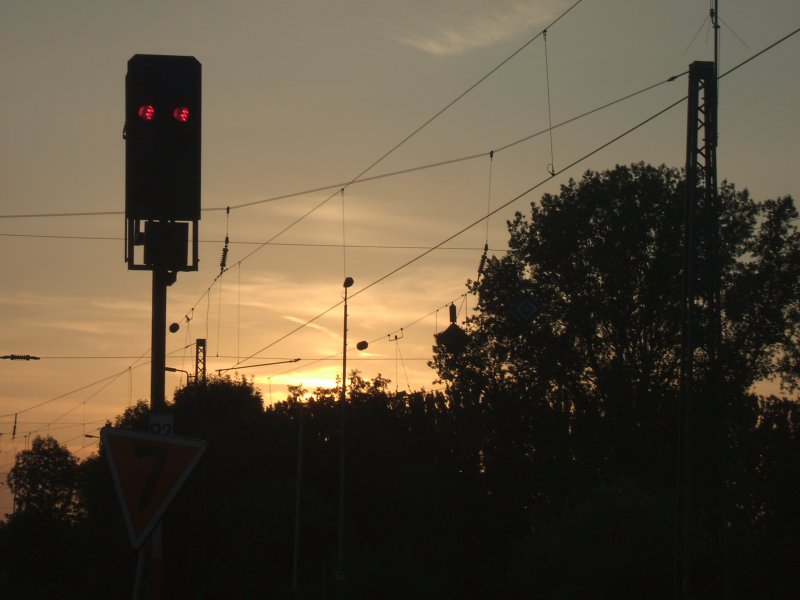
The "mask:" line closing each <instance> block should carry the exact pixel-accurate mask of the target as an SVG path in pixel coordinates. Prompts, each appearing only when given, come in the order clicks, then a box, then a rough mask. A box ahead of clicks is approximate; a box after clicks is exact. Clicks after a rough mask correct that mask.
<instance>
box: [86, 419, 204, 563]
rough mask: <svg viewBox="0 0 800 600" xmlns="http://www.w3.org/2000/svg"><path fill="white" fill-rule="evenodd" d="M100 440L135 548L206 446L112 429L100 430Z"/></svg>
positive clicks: (201, 441) (201, 443)
mask: <svg viewBox="0 0 800 600" xmlns="http://www.w3.org/2000/svg"><path fill="white" fill-rule="evenodd" d="M100 437H101V438H102V440H103V446H104V448H105V450H106V454H107V455H108V461H109V464H110V465H111V474H112V476H113V477H114V485H115V486H116V488H117V495H118V496H119V501H120V504H121V505H122V512H123V514H124V515H125V523H126V524H127V526H128V533H129V534H130V537H131V543H132V544H133V547H134V548H138V547H139V546H141V545H142V542H144V540H146V539H147V537H148V536H149V535H150V532H151V531H152V530H153V528H154V527H155V526H156V524H157V523H158V521H159V520H160V519H161V516H162V515H163V514H164V511H165V510H166V508H167V506H168V505H169V503H170V502H171V501H172V499H173V498H174V497H175V494H177V493H178V490H179V489H180V487H181V485H183V482H184V481H186V478H187V477H188V476H189V473H191V471H192V469H193V468H194V466H195V465H196V464H197V462H198V461H199V460H200V457H201V456H202V455H203V452H204V451H205V449H206V442H204V441H203V440H196V439H192V438H185V437H174V436H165V435H156V434H153V433H145V432H142V431H130V430H127V429H114V428H111V427H104V428H103V429H102V430H100Z"/></svg>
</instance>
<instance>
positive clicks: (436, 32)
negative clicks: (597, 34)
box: [397, 0, 564, 56]
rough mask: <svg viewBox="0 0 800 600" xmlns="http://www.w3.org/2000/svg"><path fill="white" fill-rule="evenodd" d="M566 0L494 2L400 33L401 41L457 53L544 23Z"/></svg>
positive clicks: (435, 52)
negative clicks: (473, 11) (455, 17)
mask: <svg viewBox="0 0 800 600" xmlns="http://www.w3.org/2000/svg"><path fill="white" fill-rule="evenodd" d="M563 4H564V2H563V0H526V1H520V2H514V3H512V4H508V5H505V6H502V5H501V6H497V5H495V6H494V7H492V8H487V9H484V10H482V11H481V12H479V13H476V14H472V15H465V16H461V17H460V18H459V19H458V20H457V21H454V20H453V19H449V20H448V23H447V24H443V23H435V24H432V25H431V26H430V28H429V31H428V32H426V33H422V34H411V35H400V36H398V38H397V39H398V41H399V42H400V43H402V44H405V45H407V46H411V47H412V48H416V49H417V50H421V51H422V52H426V53H428V54H432V55H434V56H458V55H461V54H465V53H467V52H469V51H470V50H476V49H478V48H486V47H487V46H491V45H493V44H497V43H499V42H504V41H506V40H509V39H511V38H513V37H515V36H517V35H519V34H521V33H524V32H525V31H528V30H530V29H531V28H532V27H536V26H542V25H545V24H546V23H547V22H548V21H549V20H550V19H551V18H552V17H554V16H555V14H556V9H558V8H560V7H561V6H562V5H563Z"/></svg>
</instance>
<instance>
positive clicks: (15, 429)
mask: <svg viewBox="0 0 800 600" xmlns="http://www.w3.org/2000/svg"><path fill="white" fill-rule="evenodd" d="M16 437H17V414H16V413H14V429H12V430H11V439H12V440H13V439H15V438H16Z"/></svg>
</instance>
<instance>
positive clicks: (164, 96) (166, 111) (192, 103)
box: [125, 54, 202, 221]
mask: <svg viewBox="0 0 800 600" xmlns="http://www.w3.org/2000/svg"><path fill="white" fill-rule="evenodd" d="M201 115H202V105H201V65H200V63H199V62H198V60H197V59H196V58H194V57H193V56H163V55H150V54H137V55H135V56H134V57H133V58H131V59H130V60H129V61H128V73H127V75H126V77H125V216H126V218H128V219H138V220H144V221H197V220H199V219H200V131H201V129H200V125H201Z"/></svg>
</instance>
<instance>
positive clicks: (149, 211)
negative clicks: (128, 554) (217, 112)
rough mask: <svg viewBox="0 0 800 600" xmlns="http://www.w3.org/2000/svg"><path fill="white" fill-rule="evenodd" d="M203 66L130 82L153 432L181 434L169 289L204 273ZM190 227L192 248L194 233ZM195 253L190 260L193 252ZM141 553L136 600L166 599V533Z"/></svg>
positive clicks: (130, 140)
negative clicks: (174, 403) (171, 404)
mask: <svg viewBox="0 0 800 600" xmlns="http://www.w3.org/2000/svg"><path fill="white" fill-rule="evenodd" d="M201 114H202V103H201V65H200V62H199V61H198V60H197V59H196V58H195V57H193V56H163V55H148V54H137V55H135V56H133V57H132V58H131V59H130V60H129V61H128V71H127V74H126V76H125V127H124V130H123V139H124V140H125V261H126V262H127V264H128V269H129V270H145V271H152V309H153V312H152V325H151V365H150V366H151V371H150V430H151V432H157V433H161V434H163V433H165V432H167V431H169V432H170V433H172V432H174V426H173V424H172V415H170V414H168V413H167V411H166V409H167V403H166V398H165V394H164V388H165V380H164V379H165V376H164V372H165V367H166V333H167V288H168V287H169V286H170V285H172V284H173V283H175V281H176V279H177V274H178V272H179V271H197V269H198V262H199V259H198V222H199V220H200V137H201V136H200V133H201V128H200V125H201V122H202V120H201ZM190 227H191V231H192V237H191V244H190V238H189V230H190ZM190 246H191V249H192V251H191V260H190V258H189V247H190ZM148 546H149V554H150V556H149V561H150V570H149V571H150V574H149V577H145V574H144V571H145V563H146V562H147V557H146V554H147V549H146V548H145V547H144V546H143V547H142V548H141V549H140V552H139V561H138V564H137V568H136V582H135V584H134V591H133V598H134V600H138V598H139V597H140V595H141V594H142V593H143V592H144V588H145V583H144V580H145V579H147V585H146V587H147V590H146V593H147V596H148V598H150V599H151V600H153V599H155V600H159V599H160V598H161V597H162V582H161V570H162V569H161V564H162V529H161V525H160V524H159V525H158V526H156V527H155V529H154V530H153V533H152V535H151V537H150V541H149V544H148Z"/></svg>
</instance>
